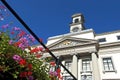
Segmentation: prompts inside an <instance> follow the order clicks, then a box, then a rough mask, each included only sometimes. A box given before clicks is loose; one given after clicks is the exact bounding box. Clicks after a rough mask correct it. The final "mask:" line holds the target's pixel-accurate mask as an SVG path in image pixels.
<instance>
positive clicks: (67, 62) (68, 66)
mask: <svg viewBox="0 0 120 80" xmlns="http://www.w3.org/2000/svg"><path fill="white" fill-rule="evenodd" d="M65 67H66V68H67V69H68V70H69V71H71V61H66V62H65Z"/></svg>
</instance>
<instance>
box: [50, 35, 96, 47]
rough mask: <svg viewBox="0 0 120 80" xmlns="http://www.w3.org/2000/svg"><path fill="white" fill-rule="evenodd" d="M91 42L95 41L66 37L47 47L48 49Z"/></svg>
mask: <svg viewBox="0 0 120 80" xmlns="http://www.w3.org/2000/svg"><path fill="white" fill-rule="evenodd" d="M93 42H94V43H96V42H97V41H96V40H93V39H84V38H74V37H67V38H62V39H61V40H58V41H56V42H55V43H53V44H50V45H48V48H49V49H59V48H67V47H74V46H78V45H84V44H90V43H93Z"/></svg>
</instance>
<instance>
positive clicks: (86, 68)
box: [82, 59, 91, 71]
mask: <svg viewBox="0 0 120 80" xmlns="http://www.w3.org/2000/svg"><path fill="white" fill-rule="evenodd" d="M90 62H91V60H90V59H84V60H82V70H83V71H91V63H90Z"/></svg>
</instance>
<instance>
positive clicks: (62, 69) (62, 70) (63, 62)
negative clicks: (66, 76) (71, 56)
mask: <svg viewBox="0 0 120 80" xmlns="http://www.w3.org/2000/svg"><path fill="white" fill-rule="evenodd" d="M62 64H63V65H64V66H65V61H62ZM61 73H64V68H63V67H61Z"/></svg>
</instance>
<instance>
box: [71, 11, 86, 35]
mask: <svg viewBox="0 0 120 80" xmlns="http://www.w3.org/2000/svg"><path fill="white" fill-rule="evenodd" d="M84 29H85V28H84V16H83V15H82V14H81V13H77V14H74V15H72V23H71V24H70V32H71V33H72V32H80V31H82V30H84Z"/></svg>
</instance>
